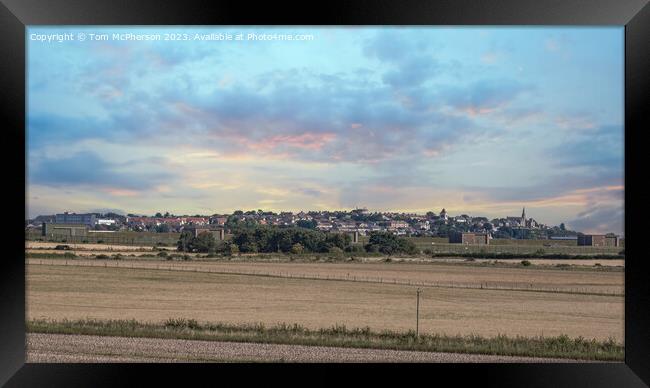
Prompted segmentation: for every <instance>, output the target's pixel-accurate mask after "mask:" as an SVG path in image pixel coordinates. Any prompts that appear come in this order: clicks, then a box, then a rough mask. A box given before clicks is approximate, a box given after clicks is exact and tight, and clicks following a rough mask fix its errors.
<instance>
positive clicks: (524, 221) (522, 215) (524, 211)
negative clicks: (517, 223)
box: [521, 206, 526, 226]
mask: <svg viewBox="0 0 650 388" xmlns="http://www.w3.org/2000/svg"><path fill="white" fill-rule="evenodd" d="M521 225H522V226H526V207H525V206H524V210H522V212H521Z"/></svg>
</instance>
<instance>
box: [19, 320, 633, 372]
mask: <svg viewBox="0 0 650 388" xmlns="http://www.w3.org/2000/svg"><path fill="white" fill-rule="evenodd" d="M26 328H27V332H32V333H52V334H86V335H105V336H120V337H147V338H169V339H188V340H211V341H230V342H256V343H274V344H291V345H311V346H339V347H354V348H374V349H394V350H417V351H427V352H450V353H470V354H489V355H501V356H521V357H545V358H569V359H580V360H596V361H623V360H624V346H623V345H622V344H620V343H617V342H616V341H615V340H614V339H609V340H607V341H597V340H595V339H594V340H589V339H584V338H582V337H578V338H569V337H568V336H565V335H562V336H558V337H532V338H528V337H520V336H517V337H507V336H504V335H499V336H496V337H492V338H486V337H480V336H474V335H470V336H460V335H459V336H447V335H438V334H421V335H419V336H416V335H415V332H414V331H408V332H395V331H387V330H386V331H381V332H374V331H371V330H370V328H368V327H366V328H354V329H349V328H346V327H345V326H342V325H337V326H334V327H331V328H327V329H319V330H311V329H307V328H305V327H303V326H300V325H297V324H294V325H288V324H279V325H277V326H272V327H266V326H264V325H263V324H252V325H251V324H239V325H235V324H227V323H199V322H197V321H195V320H193V319H183V318H179V319H169V320H167V321H166V322H164V323H144V322H139V321H136V320H92V319H89V320H62V321H53V320H30V321H27V322H26Z"/></svg>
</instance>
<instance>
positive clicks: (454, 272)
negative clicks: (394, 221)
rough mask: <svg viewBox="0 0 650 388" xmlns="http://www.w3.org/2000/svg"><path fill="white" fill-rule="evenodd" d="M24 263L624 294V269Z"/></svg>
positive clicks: (85, 261) (89, 261)
mask: <svg viewBox="0 0 650 388" xmlns="http://www.w3.org/2000/svg"><path fill="white" fill-rule="evenodd" d="M28 263H33V264H52V265H63V264H67V265H77V266H102V267H104V266H105V267H110V266H113V267H123V268H140V269H162V270H178V271H197V272H215V273H231V274H242V275H269V276H278V277H286V278H308V279H323V280H345V281H363V282H379V283H388V284H391V283H392V284H402V285H413V286H436V287H456V288H484V289H514V290H526V291H529V290H536V291H548V292H573V293H586V294H590V293H591V294H607V295H623V293H624V273H623V272H612V271H596V270H594V271H564V270H559V269H529V268H509V267H487V266H485V267H481V266H471V265H453V264H450V265H445V264H442V263H437V264H435V265H432V264H412V263H409V264H407V263H286V262H285V263H265V262H224V261H183V262H172V261H152V260H136V259H130V260H124V261H115V260H110V261H106V260H94V259H70V260H66V261H64V262H61V261H60V260H58V261H57V260H48V259H28Z"/></svg>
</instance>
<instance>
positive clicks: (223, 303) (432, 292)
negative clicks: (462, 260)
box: [26, 261, 624, 342]
mask: <svg viewBox="0 0 650 388" xmlns="http://www.w3.org/2000/svg"><path fill="white" fill-rule="evenodd" d="M129 263H131V261H129ZM111 264H113V263H111ZM149 264H151V265H154V264H155V263H149ZM173 264H176V263H173ZM173 264H171V265H173ZM178 264H179V265H183V266H197V267H198V266H202V265H203V266H206V265H210V266H213V265H222V266H231V267H226V268H228V269H236V268H237V267H236V266H242V265H243V266H244V267H242V268H241V269H242V270H246V269H250V268H255V269H256V270H263V269H265V267H262V266H263V265H267V266H271V267H268V268H267V269H268V270H275V271H280V272H289V271H292V270H298V269H299V270H300V271H302V272H307V271H317V272H318V271H321V272H323V271H325V272H327V273H339V274H342V273H344V272H343V271H350V270H352V271H353V272H354V271H359V272H357V273H358V274H361V273H364V274H367V275H368V276H370V275H372V274H374V273H376V271H379V274H381V275H382V276H384V277H386V276H387V275H386V271H392V272H391V274H390V276H403V277H404V278H409V277H411V276H442V277H444V278H445V279H448V278H450V277H452V278H453V277H455V278H456V279H459V281H461V279H462V281H470V282H471V281H477V279H479V280H478V281H481V280H480V279H485V278H487V279H490V278H491V276H494V272H493V271H497V274H498V276H497V279H496V280H495V281H499V277H500V280H501V281H503V278H504V277H505V278H508V279H515V278H517V279H519V278H525V279H529V280H534V281H535V282H537V283H538V284H553V283H557V282H559V280H557V279H563V281H564V282H567V283H569V284H581V285H582V286H585V287H587V286H590V287H595V288H605V289H606V288H607V287H615V286H616V283H617V282H618V286H619V287H621V286H622V283H623V274H622V273H609V272H597V271H584V272H583V271H558V270H549V271H548V273H545V272H546V270H531V271H529V270H527V269H514V268H513V269H508V268H506V269H503V268H481V267H460V266H448V268H445V267H444V266H442V265H432V266H427V265H406V264H404V265H401V264H324V263H323V264H306V263H301V264H289V263H287V264H264V263H234V264H228V263H205V262H204V263H201V262H199V263H191V262H190V263H185V262H184V263H178ZM258 264H259V265H260V266H257V265H258ZM253 265H255V266H253ZM355 266H359V267H358V268H357V267H355ZM373 266H378V267H373ZM293 268H296V269H293ZM505 270H510V271H513V272H508V271H505ZM467 272H469V273H470V275H471V276H470V275H468V274H467ZM529 272H530V273H529ZM345 273H347V272H345ZM427 274H428V275H427ZM467 276H470V277H467ZM472 276H473V278H472ZM513 281H514V280H513ZM549 282H550V283H549ZM26 286H27V292H26V293H27V294H26V296H27V306H26V310H27V311H26V313H27V319H39V318H45V319H65V318H67V319H84V318H97V319H136V320H139V321H150V322H162V321H164V320H166V319H168V318H170V317H183V318H188V319H196V320H198V321H204V322H230V323H236V324H239V323H257V322H262V323H265V324H268V325H273V324H277V323H280V322H291V323H298V324H300V325H303V326H305V327H308V328H314V329H316V328H322V327H331V326H334V325H336V324H344V325H346V326H347V327H366V326H368V327H370V328H371V329H373V330H378V331H379V330H384V329H388V330H395V331H406V330H410V329H414V326H415V322H414V321H415V288H416V287H414V286H408V285H403V284H381V283H364V282H355V281H338V280H329V281H328V280H313V279H300V278H281V277H268V276H250V275H234V274H233V275H230V274H216V273H209V272H190V271H174V270H172V271H168V270H157V269H135V268H133V269H132V268H101V267H78V266H48V265H28V266H27V281H26ZM623 303H624V298H623V297H620V296H597V295H579V294H560V293H549V292H534V291H505V290H488V289H449V288H428V287H426V288H424V291H423V293H422V296H421V300H420V331H421V332H423V333H443V334H448V335H456V334H461V335H467V334H478V335H481V336H486V337H490V336H495V335H498V334H506V335H508V336H516V335H522V336H539V335H545V336H558V335H562V334H566V335H568V336H570V337H578V336H583V337H585V338H596V339H607V338H610V337H611V338H613V339H615V340H617V341H619V342H622V341H623V317H624V310H623V306H624V304H623Z"/></svg>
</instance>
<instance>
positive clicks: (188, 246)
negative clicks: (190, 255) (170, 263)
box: [177, 230, 194, 252]
mask: <svg viewBox="0 0 650 388" xmlns="http://www.w3.org/2000/svg"><path fill="white" fill-rule="evenodd" d="M193 240H194V234H193V233H192V232H190V231H189V230H184V231H183V233H181V236H180V238H179V239H178V245H177V246H178V250H179V251H181V252H191V251H192V249H193V246H192V243H193Z"/></svg>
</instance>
